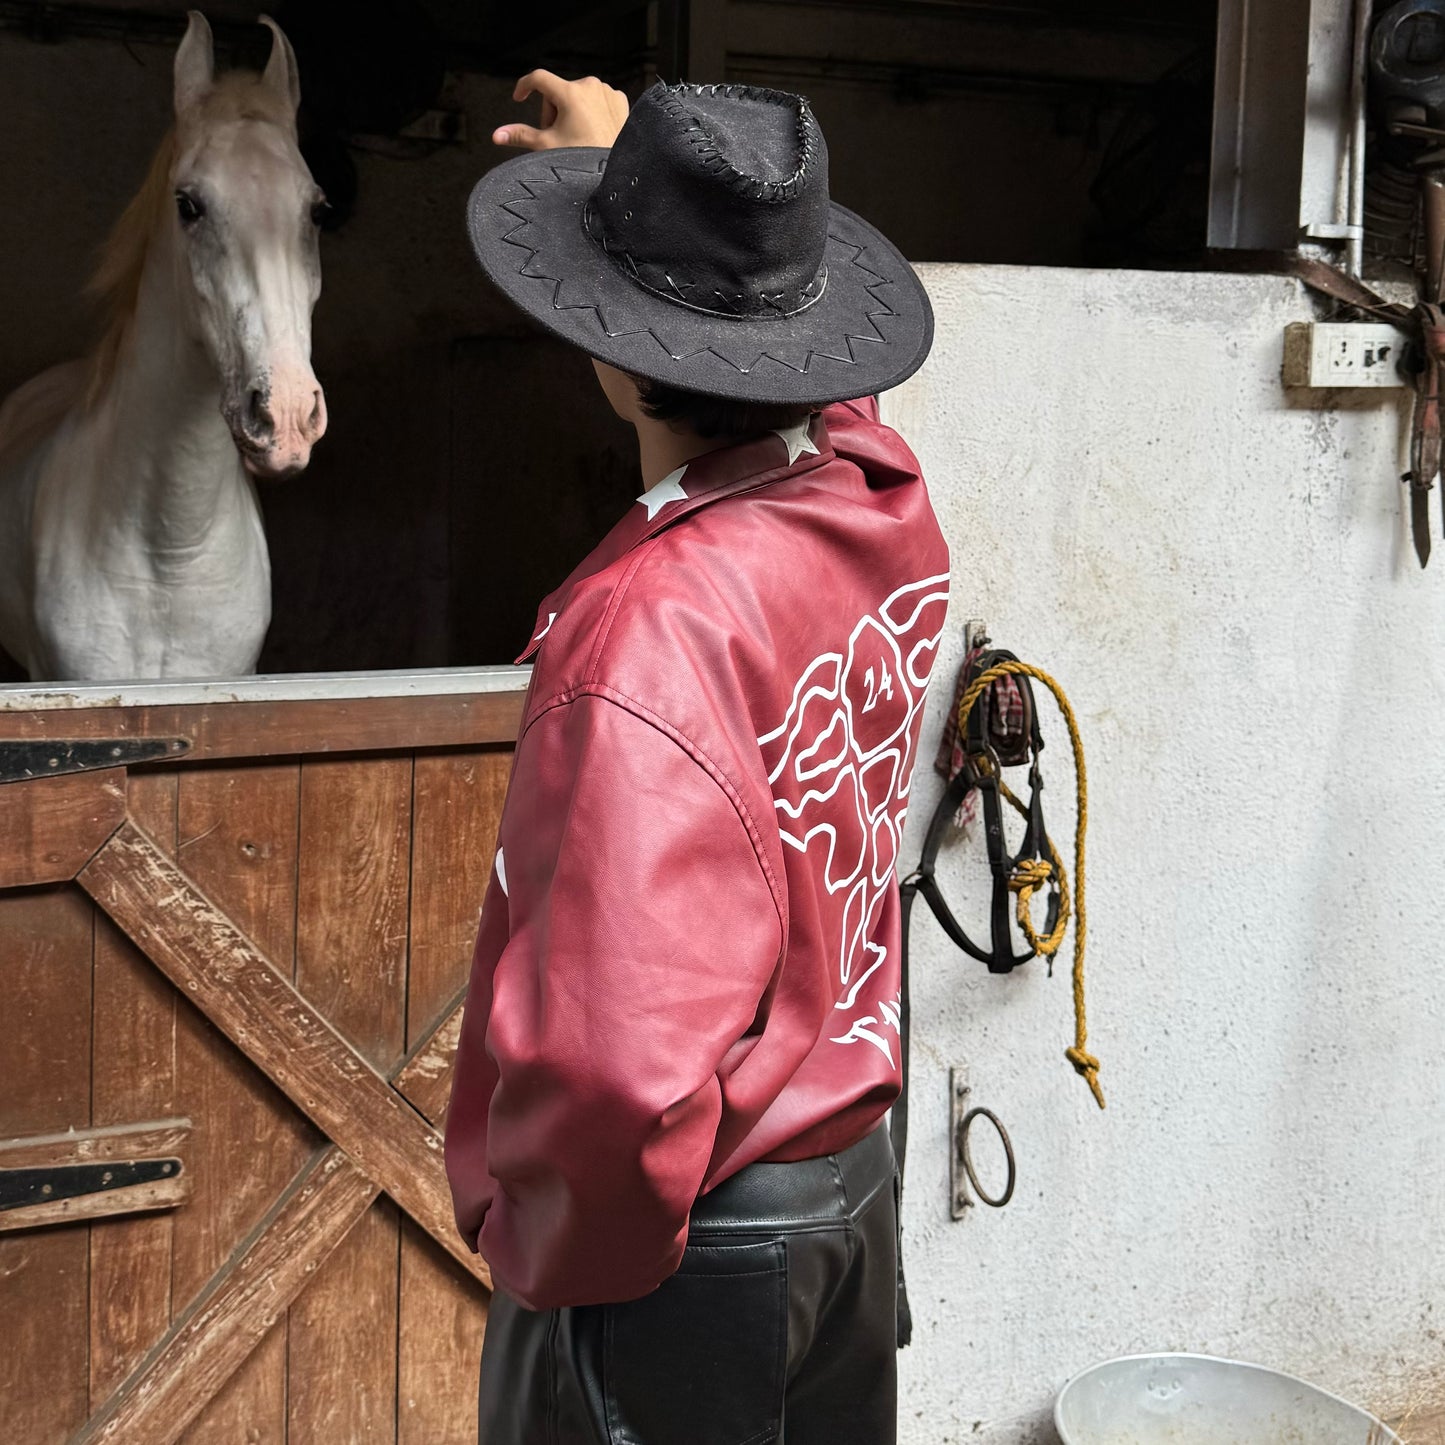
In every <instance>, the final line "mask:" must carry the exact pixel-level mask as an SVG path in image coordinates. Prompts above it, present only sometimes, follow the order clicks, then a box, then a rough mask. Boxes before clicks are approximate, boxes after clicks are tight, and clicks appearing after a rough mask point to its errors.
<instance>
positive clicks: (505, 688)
mask: <svg viewBox="0 0 1445 1445" xmlns="http://www.w3.org/2000/svg"><path fill="white" fill-rule="evenodd" d="M531 676H532V669H531V668H530V667H434V668H426V669H420V670H417V671H402V672H309V673H308V672H288V673H282V674H273V675H270V676H266V675H262V676H259V677H233V678H228V679H225V680H223V681H208V680H203V679H198V680H196V681H194V682H101V683H86V684H83V685H80V686H77V685H75V684H62V685H60V686H52V687H28V686H23V687H0V714H3V713H7V712H54V711H56V710H57V709H60V708H87V707H181V706H184V705H192V704H196V703H219V702H315V701H328V702H335V701H338V700H340V699H343V698H372V697H452V696H458V695H464V694H469V693H476V692H521V691H524V690H525V689H526V686H527V683H528V682H529V681H530V680H531Z"/></svg>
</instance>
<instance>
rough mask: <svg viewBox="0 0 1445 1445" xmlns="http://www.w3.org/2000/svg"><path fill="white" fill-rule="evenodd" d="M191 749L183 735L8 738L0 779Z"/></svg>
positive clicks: (123, 764)
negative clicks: (155, 736) (173, 736)
mask: <svg viewBox="0 0 1445 1445" xmlns="http://www.w3.org/2000/svg"><path fill="white" fill-rule="evenodd" d="M190 750H191V744H190V742H189V740H188V739H186V738H73V739H65V740H62V739H56V738H15V739H11V738H7V739H4V740H0V783H23V782H29V781H30V780H31V779H32V778H53V777H58V776H60V774H62V773H89V772H95V771H98V770H99V769H101V768H129V767H133V766H134V765H135V764H136V763H154V762H158V761H160V760H161V759H163V758H177V757H180V756H181V755H182V754H184V753H188V752H190Z"/></svg>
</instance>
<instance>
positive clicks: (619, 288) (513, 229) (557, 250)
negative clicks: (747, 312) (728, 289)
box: [467, 148, 933, 405]
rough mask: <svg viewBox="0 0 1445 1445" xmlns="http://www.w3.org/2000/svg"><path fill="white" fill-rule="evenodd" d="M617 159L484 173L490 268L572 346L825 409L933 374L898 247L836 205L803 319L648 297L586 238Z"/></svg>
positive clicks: (920, 294) (479, 242) (761, 398)
mask: <svg viewBox="0 0 1445 1445" xmlns="http://www.w3.org/2000/svg"><path fill="white" fill-rule="evenodd" d="M608 154H609V153H608V151H606V150H602V149H595V148H576V149H565V150H551V151H537V152H532V153H529V154H527V155H521V156H516V157H514V158H512V159H511V160H507V161H504V162H503V163H502V164H501V165H499V166H496V167H494V168H493V169H492V170H490V171H488V172H487V174H486V175H485V176H483V177H482V179H481V180H480V181H478V182H477V185H476V187H475V188H474V189H473V191H472V195H471V200H470V202H469V203H468V206H467V224H468V230H469V231H470V233H471V240H472V247H473V249H474V250H475V252H476V255H477V260H478V261H479V262H480V263H481V266H482V269H483V270H484V271H485V272H486V273H487V275H488V277H489V278H490V279H491V280H492V281H493V282H494V283H495V284H496V286H497V287H498V288H499V289H500V290H501V291H502V292H503V293H504V294H505V295H506V296H507V297H509V298H510V299H511V300H512V301H513V302H514V303H515V304H516V305H517V306H519V307H520V308H521V309H522V310H523V311H525V312H526V313H527V315H529V316H531V317H532V318H533V319H534V320H536V321H538V322H540V323H541V324H542V325H543V326H545V327H546V328H547V330H549V331H551V332H554V333H555V334H556V335H558V336H560V337H561V338H562V339H563V340H564V341H569V342H571V343H572V344H573V345H574V346H577V347H580V348H581V349H582V350H583V351H585V352H587V353H588V355H590V356H594V357H596V358H597V359H598V360H600V361H605V362H607V363H608V364H610V365H612V366H615V367H618V368H619V369H620V370H623V371H627V372H631V373H632V374H633V375H635V376H642V377H646V378H648V379H649V380H653V381H659V382H663V383H665V384H666V385H668V386H674V387H679V388H681V389H683V390H685V391H694V392H702V393H704V394H706V395H709V396H717V397H725V398H727V399H729V400H735V401H751V402H759V403H768V404H773V403H776V404H783V405H786V404H798V405H807V404H812V405H823V404H825V403H827V402H832V401H844V400H849V399H852V398H854V397H860V396H873V395H876V394H877V393H879V392H882V391H887V390H888V389H889V388H890V387H894V386H897V385H898V384H899V382H901V381H904V380H906V379H907V378H908V377H910V376H912V375H913V373H914V372H915V371H917V370H918V368H919V367H920V366H921V365H922V364H923V359H924V357H925V356H927V354H928V348H929V346H930V345H931V344H932V340H933V310H932V308H931V307H930V306H929V303H928V296H927V293H926V292H925V291H924V289H923V285H922V283H921V282H920V281H919V279H918V277H917V276H916V275H915V274H914V272H913V269H912V267H911V266H909V264H908V262H907V261H905V260H904V259H903V257H902V256H901V255H900V254H899V252H898V250H897V248H896V247H894V246H893V244H892V243H891V242H890V241H888V239H887V238H886V237H884V236H883V235H882V234H881V233H880V232H878V231H876V230H875V229H874V228H873V227H872V226H870V225H869V224H868V223H867V222H866V221H864V220H862V219H861V218H860V217H858V216H855V215H854V214H853V212H852V211H849V210H847V209H845V208H844V207H843V206H840V205H837V204H836V203H833V204H832V205H831V207H830V216H829V225H828V243H827V248H826V250H825V252H824V258H823V260H824V265H825V267H826V268H827V281H826V284H825V285H824V288H823V292H822V295H821V296H819V298H818V299H817V300H816V301H815V302H813V303H812V305H810V306H809V307H808V308H807V309H806V310H804V311H800V312H798V313H797V314H796V315H793V316H781V315H780V316H777V317H771V316H770V317H767V318H765V319H753V318H742V317H731V316H720V315H716V314H714V313H712V312H708V311H703V310H700V309H694V308H692V307H689V306H687V305H684V304H682V303H681V302H679V301H675V300H670V299H668V298H667V297H664V296H661V295H658V294H657V293H655V292H653V291H650V290H648V289H647V288H646V287H644V286H642V285H640V284H639V283H638V282H637V281H636V280H634V279H633V278H632V277H631V276H630V275H628V273H627V272H626V270H625V269H624V268H623V266H622V265H621V264H620V263H619V262H618V261H617V260H616V259H614V257H613V256H611V255H609V254H608V253H607V252H606V251H604V250H603V248H602V246H601V245H600V244H598V242H597V241H595V240H593V238H592V237H591V236H590V235H589V234H588V233H587V230H586V228H585V226H584V224H583V208H584V207H585V205H586V203H587V200H588V198H589V197H590V196H591V194H592V192H593V191H594V190H595V189H596V188H597V184H598V181H599V179H600V178H601V175H602V171H603V168H604V167H605V165H606V164H607V157H608Z"/></svg>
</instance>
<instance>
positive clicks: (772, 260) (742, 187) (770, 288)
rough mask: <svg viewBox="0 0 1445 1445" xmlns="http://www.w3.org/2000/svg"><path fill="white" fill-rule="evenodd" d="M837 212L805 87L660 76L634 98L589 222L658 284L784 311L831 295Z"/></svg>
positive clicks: (709, 300)
mask: <svg viewBox="0 0 1445 1445" xmlns="http://www.w3.org/2000/svg"><path fill="white" fill-rule="evenodd" d="M828 215H829V206H828V150H827V146H826V145H825V144H824V141H823V135H822V132H821V131H820V130H819V128H818V123H817V121H816V120H815V119H814V118H813V113H812V110H811V108H810V107H809V105H808V102H807V101H806V100H805V99H804V98H803V97H802V96H800V95H792V94H789V93H787V92H785V91H777V90H768V89H765V88H763V87H761V86H752V85H686V84H682V85H664V84H660V83H659V84H658V85H655V86H653V87H652V88H651V89H650V90H648V91H647V92H646V93H645V94H644V95H643V96H642V97H641V99H640V100H639V101H638V102H637V104H636V105H635V106H634V107H633V109H632V113H631V115H630V116H629V117H628V120H627V123H626V125H624V126H623V128H622V131H621V133H620V134H619V135H618V137H617V140H616V142H615V143H614V144H613V147H612V150H611V153H610V155H609V156H608V159H607V165H606V167H605V169H604V171H603V173H602V182H601V184H600V185H599V186H598V187H597V189H596V190H595V191H594V192H593V193H592V196H591V198H590V199H589V201H588V203H587V205H586V207H585V208H584V213H583V223H584V225H585V226H586V228H587V232H588V234H589V235H590V236H591V238H592V240H593V241H594V242H595V243H596V244H597V245H599V246H600V247H601V248H602V249H603V250H604V251H605V252H606V253H607V255H608V256H610V257H611V259H612V260H613V262H614V263H615V264H617V265H618V266H620V267H621V268H622V269H623V270H624V271H625V272H626V274H627V275H628V276H629V278H630V279H631V280H632V281H633V282H634V283H635V284H637V285H640V286H642V287H644V288H645V289H646V290H649V291H652V292H655V293H656V294H657V295H659V296H663V297H665V298H666V299H668V300H669V301H672V302H674V303H676V304H677V305H679V306H685V307H688V308H690V309H692V310H695V311H705V312H708V313H709V314H711V315H716V316H726V317H732V318H736V319H738V320H749V319H761V318H771V319H774V320H776V319H777V318H778V317H779V316H793V315H796V314H797V313H798V312H800V311H804V310H806V309H807V308H808V307H809V306H811V305H812V304H813V302H815V301H816V300H817V299H818V298H819V297H820V296H821V295H822V294H823V290H824V288H825V286H826V284H827V272H826V270H825V268H824V265H823V253H824V250H825V249H826V247H827V243H828Z"/></svg>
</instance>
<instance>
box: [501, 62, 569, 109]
mask: <svg viewBox="0 0 1445 1445" xmlns="http://www.w3.org/2000/svg"><path fill="white" fill-rule="evenodd" d="M570 84H571V82H570V81H566V80H563V79H562V77H561V76H560V75H554V74H553V73H552V72H551V71H550V70H529V71H528V72H527V73H526V75H524V76H523V77H522V78H521V79H520V80H519V81H518V82H517V83H516V85H515V86H514V87H513V88H512V99H513V100H526V98H527V97H528V96H529V95H540V96H541V97H542V99H543V101H550V102H551V104H552V105H553V106H557V105H560V104H561V102H562V101H563V100H564V99H565V97H566V95H567V88H568V86H569V85H570Z"/></svg>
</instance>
